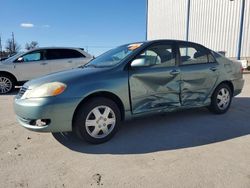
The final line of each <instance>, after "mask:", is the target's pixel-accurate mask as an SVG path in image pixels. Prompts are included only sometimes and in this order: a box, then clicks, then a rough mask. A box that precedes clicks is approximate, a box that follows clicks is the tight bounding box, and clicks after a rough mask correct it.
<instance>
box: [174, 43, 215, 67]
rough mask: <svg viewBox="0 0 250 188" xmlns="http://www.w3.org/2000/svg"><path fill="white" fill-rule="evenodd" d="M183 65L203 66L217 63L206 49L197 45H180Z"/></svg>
mask: <svg viewBox="0 0 250 188" xmlns="http://www.w3.org/2000/svg"><path fill="white" fill-rule="evenodd" d="M179 49H180V61H181V65H191V64H203V63H212V62H215V61H214V58H213V56H212V55H211V54H210V52H209V51H207V50H206V49H205V48H202V47H200V46H196V45H189V44H186V45H180V47H179Z"/></svg>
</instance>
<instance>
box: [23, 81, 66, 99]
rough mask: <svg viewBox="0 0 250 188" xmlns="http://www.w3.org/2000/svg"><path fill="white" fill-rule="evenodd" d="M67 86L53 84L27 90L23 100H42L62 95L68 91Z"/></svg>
mask: <svg viewBox="0 0 250 188" xmlns="http://www.w3.org/2000/svg"><path fill="white" fill-rule="evenodd" d="M66 87H67V86H66V85H65V84H63V83H61V82H51V83H47V84H43V85H41V86H39V87H37V88H34V89H31V90H27V91H26V92H25V93H24V95H23V96H22V98H23V99H27V98H40V97H50V96H56V95H60V94H61V93H63V92H64V90H65V89H66Z"/></svg>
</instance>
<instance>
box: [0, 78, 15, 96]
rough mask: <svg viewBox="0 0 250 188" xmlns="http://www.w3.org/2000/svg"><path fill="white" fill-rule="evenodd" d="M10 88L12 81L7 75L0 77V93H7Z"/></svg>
mask: <svg viewBox="0 0 250 188" xmlns="http://www.w3.org/2000/svg"><path fill="white" fill-rule="evenodd" d="M11 89H12V82H11V80H10V79H9V78H7V77H0V93H2V94H3V93H8V92H9V91H11Z"/></svg>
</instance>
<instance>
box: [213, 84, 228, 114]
mask: <svg viewBox="0 0 250 188" xmlns="http://www.w3.org/2000/svg"><path fill="white" fill-rule="evenodd" d="M232 97H233V96H232V90H231V88H230V87H229V86H228V85H227V84H223V83H222V84H220V85H219V86H218V87H217V88H216V89H215V91H214V93H213V95H212V98H211V104H210V106H209V107H208V109H209V110H210V111H211V112H213V113H215V114H224V113H226V112H227V111H228V109H229V107H230V105H231V101H232Z"/></svg>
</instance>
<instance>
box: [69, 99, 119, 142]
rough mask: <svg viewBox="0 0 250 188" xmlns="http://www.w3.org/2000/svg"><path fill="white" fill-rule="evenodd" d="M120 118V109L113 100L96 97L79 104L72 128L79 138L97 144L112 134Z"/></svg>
mask: <svg viewBox="0 0 250 188" xmlns="http://www.w3.org/2000/svg"><path fill="white" fill-rule="evenodd" d="M120 119H121V115H120V110H119V108H118V106H117V105H116V103H115V102H113V101H112V100H110V99H107V98H103V97H97V98H93V99H91V100H90V101H88V102H86V103H84V104H82V105H81V106H80V108H79V109H78V111H77V112H76V116H75V119H74V123H73V128H74V132H75V133H76V134H77V136H78V137H79V138H81V139H84V140H86V141H87V142H90V143H94V144H99V143H103V142H106V141H108V140H109V139H111V138H112V137H113V136H114V134H115V133H116V131H117V130H118V127H119V122H120Z"/></svg>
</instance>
